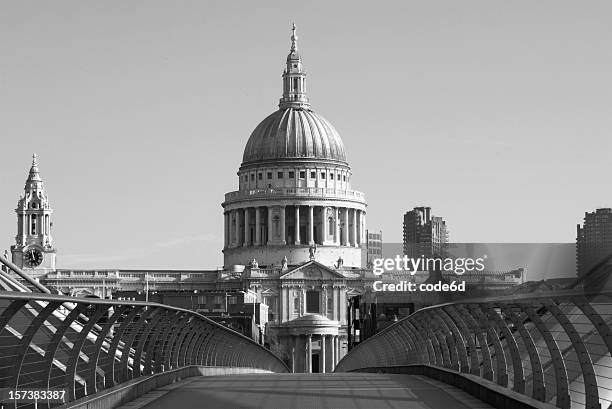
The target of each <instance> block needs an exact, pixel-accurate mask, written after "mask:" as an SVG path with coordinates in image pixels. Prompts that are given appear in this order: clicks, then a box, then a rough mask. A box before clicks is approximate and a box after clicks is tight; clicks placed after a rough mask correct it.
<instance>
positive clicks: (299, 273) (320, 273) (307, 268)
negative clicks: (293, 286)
mask: <svg viewBox="0 0 612 409" xmlns="http://www.w3.org/2000/svg"><path fill="white" fill-rule="evenodd" d="M344 278H345V277H344V276H343V275H342V274H340V273H338V272H337V271H335V270H334V269H331V268H329V267H327V266H324V265H323V264H320V263H317V262H316V261H309V262H307V263H305V264H302V265H301V266H298V267H296V268H294V269H293V270H290V271H288V272H287V273H285V274H283V275H282V276H280V279H281V280H286V279H291V280H337V279H344Z"/></svg>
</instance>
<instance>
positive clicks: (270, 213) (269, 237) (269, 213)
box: [268, 206, 273, 244]
mask: <svg viewBox="0 0 612 409" xmlns="http://www.w3.org/2000/svg"><path fill="white" fill-rule="evenodd" d="M272 233H273V232H272V206H268V244H272V237H273V234H272Z"/></svg>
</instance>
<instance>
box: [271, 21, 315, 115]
mask: <svg viewBox="0 0 612 409" xmlns="http://www.w3.org/2000/svg"><path fill="white" fill-rule="evenodd" d="M297 40H298V37H297V34H296V26H295V24H293V28H292V34H291V50H290V51H289V55H288V56H287V68H285V71H284V72H283V97H282V98H281V99H280V102H279V104H278V107H279V108H280V109H287V108H301V109H310V103H309V102H308V96H306V73H305V72H304V70H303V68H302V57H300V53H299V52H298V45H297Z"/></svg>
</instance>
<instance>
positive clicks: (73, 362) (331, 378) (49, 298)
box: [0, 256, 612, 409]
mask: <svg viewBox="0 0 612 409" xmlns="http://www.w3.org/2000/svg"><path fill="white" fill-rule="evenodd" d="M0 263H1V264H0V267H2V271H0V398H1V399H2V402H1V403H0V406H1V407H2V408H12V407H19V408H22V407H23V408H25V407H28V408H42V407H45V408H51V407H62V408H63V407H65V408H70V407H74V408H76V407H86V408H118V407H123V408H167V407H181V408H191V407H194V408H291V407H295V408H314V407H317V408H319V407H321V408H324V407H330V408H403V407H411V408H420V407H422V408H461V407H465V408H484V407H502V408H523V407H524V408H527V407H531V408H553V407H558V408H588V409H595V408H602V409H606V408H611V407H612V405H611V402H612V358H611V351H612V329H611V326H612V325H611V324H612V299H611V298H612V290H610V288H609V287H608V286H607V284H606V282H608V280H607V278H608V277H609V275H610V267H609V263H604V264H602V265H599V266H597V267H596V270H597V271H596V272H595V273H596V274H594V275H592V277H591V279H590V280H588V282H579V283H577V285H576V288H575V289H572V290H567V291H560V292H555V293H537V294H529V295H523V296H513V297H497V298H487V299H484V298H483V299H472V300H465V301H460V302H455V303H448V304H442V305H436V306H432V307H429V308H424V309H421V310H418V311H417V312H415V313H413V314H412V315H410V316H409V317H407V318H405V319H403V320H400V321H398V322H397V323H395V324H394V325H391V326H389V327H387V328H385V329H384V330H383V331H381V332H380V333H378V334H376V335H375V336H373V337H371V338H368V339H367V340H365V341H364V342H362V343H360V344H359V345H357V346H356V347H355V348H354V349H353V350H351V351H350V352H349V354H348V355H346V356H345V357H344V358H343V359H342V360H341V361H340V362H339V363H338V365H337V367H336V370H335V372H334V373H330V374H292V373H290V369H289V368H288V367H287V365H286V364H285V363H284V362H283V361H282V360H281V359H279V357H277V356H275V355H274V354H273V353H272V352H270V351H269V350H267V349H265V348H264V347H262V346H260V345H258V344H257V343H255V342H254V341H253V340H251V339H250V338H247V337H245V336H243V335H241V334H239V333H237V332H234V331H232V330H230V329H228V328H225V327H223V326H221V325H219V324H217V323H215V322H213V321H211V320H210V319H208V318H206V317H205V316H203V315H200V314H198V313H196V312H193V311H189V310H184V309H180V308H174V307H170V306H167V305H161V304H155V303H146V302H126V301H111V300H102V299H97V298H75V297H66V296H61V295H56V294H52V293H51V291H50V290H49V289H47V288H46V287H44V286H42V285H41V284H40V283H38V282H37V281H35V280H33V279H32V278H30V277H29V276H27V274H25V273H24V272H23V271H21V270H20V269H19V268H18V267H17V266H15V265H13V264H12V263H11V262H9V261H8V260H6V259H5V258H3V257H1V256H0ZM16 277H19V279H16ZM594 277H595V278H594Z"/></svg>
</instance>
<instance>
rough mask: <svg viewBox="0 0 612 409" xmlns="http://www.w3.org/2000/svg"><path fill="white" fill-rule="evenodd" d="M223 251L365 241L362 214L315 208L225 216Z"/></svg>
mask: <svg viewBox="0 0 612 409" xmlns="http://www.w3.org/2000/svg"><path fill="white" fill-rule="evenodd" d="M224 217H225V229H224V232H225V234H224V236H225V243H224V248H235V247H246V246H264V245H286V244H289V245H294V244H297V245H300V244H302V245H314V244H315V243H316V244H319V245H337V246H349V247H360V245H361V243H363V242H365V231H366V227H365V226H366V223H365V211H363V210H360V209H355V208H350V207H328V206H314V205H304V206H302V205H290V206H256V207H244V208H240V209H233V210H229V211H226V212H225V213H224Z"/></svg>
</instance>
